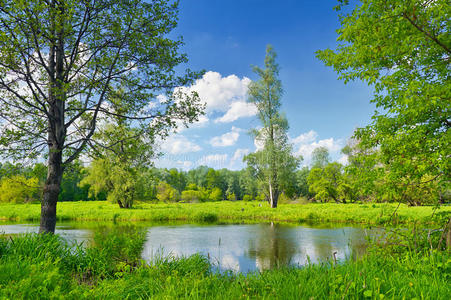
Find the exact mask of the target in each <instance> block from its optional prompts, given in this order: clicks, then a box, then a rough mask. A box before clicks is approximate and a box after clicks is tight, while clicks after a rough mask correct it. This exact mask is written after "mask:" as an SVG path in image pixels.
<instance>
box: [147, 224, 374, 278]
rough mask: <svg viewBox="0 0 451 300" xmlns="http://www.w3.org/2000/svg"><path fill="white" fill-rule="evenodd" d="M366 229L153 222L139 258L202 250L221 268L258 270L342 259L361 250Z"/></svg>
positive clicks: (180, 254)
mask: <svg viewBox="0 0 451 300" xmlns="http://www.w3.org/2000/svg"><path fill="white" fill-rule="evenodd" d="M365 234H366V233H365V229H362V228H353V227H343V228H332V229H331V228H329V229H322V228H321V229H319V228H309V227H304V226H288V225H281V224H257V225H216V226H196V225H184V226H157V227H151V228H150V229H149V230H148V234H147V242H146V244H145V246H144V250H143V258H144V259H145V260H147V261H150V260H152V259H153V258H154V257H155V256H158V255H173V256H189V255H192V254H195V253H199V252H200V253H202V254H204V255H207V256H208V257H210V258H211V260H212V262H213V263H215V264H216V266H217V268H218V269H220V270H232V271H235V272H249V271H255V270H259V271H263V270H267V269H272V268H275V267H278V266H282V265H289V264H291V265H305V264H306V263H308V261H310V262H312V263H317V262H323V261H326V260H328V259H332V258H333V256H334V253H335V257H336V259H337V260H345V259H348V258H349V257H350V256H351V253H353V254H356V255H361V254H362V253H363V252H364V251H365V244H366V243H365V241H366V239H365Z"/></svg>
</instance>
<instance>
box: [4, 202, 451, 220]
mask: <svg viewBox="0 0 451 300" xmlns="http://www.w3.org/2000/svg"><path fill="white" fill-rule="evenodd" d="M396 208H397V204H389V203H382V204H345V205H344V204H335V203H324V204H323V203H311V204H281V205H280V206H279V207H278V208H277V209H271V208H270V207H268V205H267V204H266V203H257V202H242V201H237V202H231V201H222V202H207V203H193V204H189V203H170V204H150V203H137V204H136V205H135V207H134V208H133V209H120V208H119V207H118V206H117V205H114V204H111V203H108V202H105V201H92V202H61V203H58V210H57V217H58V218H59V220H66V221H69V220H73V221H83V220H85V221H88V220H89V221H112V220H114V221H171V220H172V221H177V220H178V221H188V222H216V221H220V222H228V221H230V222H262V221H279V222H280V221H287V222H337V223H365V224H385V223H386V222H387V221H389V220H392V221H394V223H395V224H407V223H413V222H418V223H422V224H427V223H431V222H434V218H431V216H432V215H433V214H434V216H437V215H439V216H440V215H443V214H451V206H445V207H440V208H439V209H437V210H436V211H435V212H433V211H434V208H433V207H431V206H423V207H408V206H407V205H404V204H403V205H401V206H400V207H399V209H398V210H396ZM40 209H41V208H40V204H1V205H0V219H3V220H10V221H37V220H39V216H40ZM395 210H396V213H394V212H395Z"/></svg>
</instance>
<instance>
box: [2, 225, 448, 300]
mask: <svg viewBox="0 0 451 300" xmlns="http://www.w3.org/2000/svg"><path fill="white" fill-rule="evenodd" d="M129 229H130V230H127V231H121V232H117V231H114V229H106V231H104V232H100V233H98V234H96V236H95V237H94V240H95V242H94V243H93V246H91V247H88V248H83V247H76V248H75V249H74V248H70V247H69V246H68V245H67V244H65V243H64V242H63V241H61V240H60V239H59V238H58V236H53V235H22V236H16V237H13V238H11V237H8V238H5V237H0V298H6V299H37V298H40V299H55V298H58V299H140V298H152V299H180V298H189V299H248V298H252V299H254V298H257V299H383V298H389V299H392V298H394V299H413V298H417V299H449V297H450V296H451V285H450V284H449V283H450V280H451V277H450V274H451V272H450V271H451V256H450V253H447V252H441V251H432V252H431V251H426V249H425V251H424V252H422V251H419V252H411V251H403V252H402V253H396V254H395V253H394V252H391V251H389V250H386V249H384V248H375V249H374V250H373V251H371V252H370V253H369V254H368V255H367V256H364V257H362V258H360V259H357V260H355V261H352V260H351V261H347V262H344V263H335V262H333V261H330V262H329V263H325V264H322V265H308V266H306V267H304V268H294V267H293V268H288V267H285V268H281V269H275V270H269V271H264V272H262V273H259V272H255V273H249V274H246V275H243V274H234V273H222V274H220V273H215V272H213V271H212V268H211V265H210V263H209V261H208V259H207V258H205V257H202V256H199V255H194V256H191V257H188V258H178V259H171V258H168V257H163V258H160V259H157V260H155V261H152V262H151V264H150V265H148V264H144V263H143V262H142V261H141V260H140V252H141V250H142V245H143V242H144V240H145V233H144V232H143V231H140V230H139V229H138V228H135V227H130V228H129ZM381 251H382V252H381Z"/></svg>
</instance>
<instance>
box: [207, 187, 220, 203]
mask: <svg viewBox="0 0 451 300" xmlns="http://www.w3.org/2000/svg"><path fill="white" fill-rule="evenodd" d="M209 199H210V200H211V201H221V200H222V191H221V189H220V188H217V187H215V188H213V189H212V190H211V192H210V195H209Z"/></svg>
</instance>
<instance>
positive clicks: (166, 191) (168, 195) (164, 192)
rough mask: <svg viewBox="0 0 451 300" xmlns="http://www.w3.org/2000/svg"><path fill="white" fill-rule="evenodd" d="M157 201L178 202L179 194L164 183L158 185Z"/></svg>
mask: <svg viewBox="0 0 451 300" xmlns="http://www.w3.org/2000/svg"><path fill="white" fill-rule="evenodd" d="M157 199H158V201H160V202H177V201H178V200H179V194H178V192H177V190H176V189H175V188H173V187H172V186H171V185H169V184H168V183H166V182H164V181H160V183H159V184H158V185H157Z"/></svg>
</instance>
